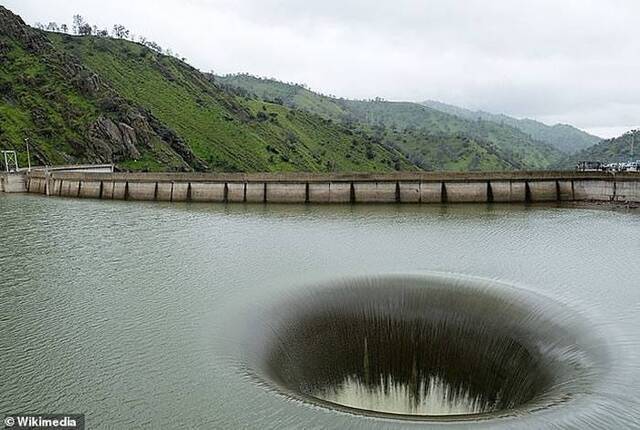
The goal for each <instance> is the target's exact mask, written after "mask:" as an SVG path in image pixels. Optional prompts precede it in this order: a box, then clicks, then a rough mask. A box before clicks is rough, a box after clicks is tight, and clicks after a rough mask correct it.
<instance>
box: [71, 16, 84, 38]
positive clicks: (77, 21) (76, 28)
mask: <svg viewBox="0 0 640 430" xmlns="http://www.w3.org/2000/svg"><path fill="white" fill-rule="evenodd" d="M83 25H84V18H83V17H82V15H73V34H80V27H82V26H83Z"/></svg>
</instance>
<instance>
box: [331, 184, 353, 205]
mask: <svg viewBox="0 0 640 430" xmlns="http://www.w3.org/2000/svg"><path fill="white" fill-rule="evenodd" d="M329 202H330V203H349V202H351V182H332V183H331V184H329Z"/></svg>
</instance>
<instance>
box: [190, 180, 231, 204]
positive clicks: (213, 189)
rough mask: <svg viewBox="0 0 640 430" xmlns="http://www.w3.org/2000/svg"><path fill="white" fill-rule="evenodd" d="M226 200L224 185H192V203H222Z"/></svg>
mask: <svg viewBox="0 0 640 430" xmlns="http://www.w3.org/2000/svg"><path fill="white" fill-rule="evenodd" d="M224 199H225V184H224V183H206V182H192V183H191V201H192V202H211V203H222V202H224Z"/></svg>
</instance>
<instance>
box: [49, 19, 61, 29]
mask: <svg viewBox="0 0 640 430" xmlns="http://www.w3.org/2000/svg"><path fill="white" fill-rule="evenodd" d="M47 30H49V31H60V27H58V24H56V23H55V22H53V21H52V22H50V23H49V24H47Z"/></svg>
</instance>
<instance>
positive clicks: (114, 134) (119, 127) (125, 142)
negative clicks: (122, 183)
mask: <svg viewBox="0 0 640 430" xmlns="http://www.w3.org/2000/svg"><path fill="white" fill-rule="evenodd" d="M88 137H89V145H88V148H87V149H88V150H89V151H88V154H87V155H89V156H91V157H92V158H94V159H95V158H98V157H101V158H102V159H101V160H100V161H103V162H118V161H123V160H126V159H133V160H136V159H138V158H140V151H138V148H137V147H136V145H137V143H138V142H137V138H136V134H135V130H134V129H133V128H132V127H130V126H129V125H127V124H125V123H118V124H116V123H115V122H113V120H111V119H109V118H106V117H104V116H101V117H99V118H98V119H97V120H96V121H95V122H94V123H93V124H92V125H91V127H90V128H89V133H88Z"/></svg>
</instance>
